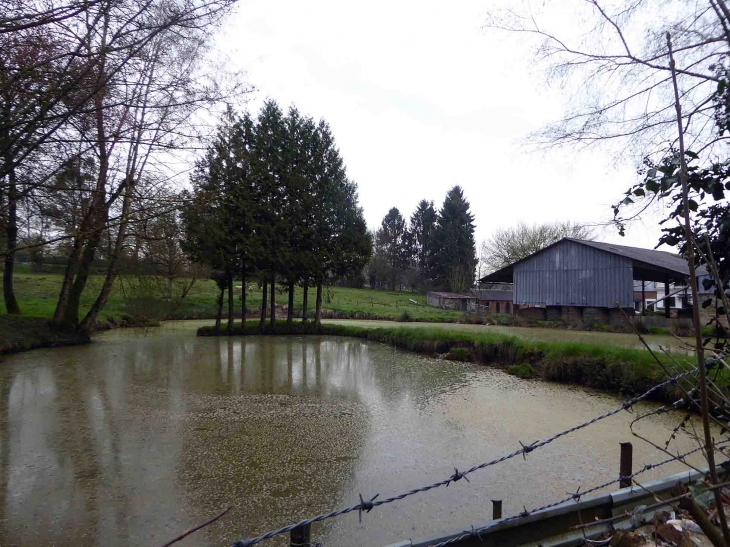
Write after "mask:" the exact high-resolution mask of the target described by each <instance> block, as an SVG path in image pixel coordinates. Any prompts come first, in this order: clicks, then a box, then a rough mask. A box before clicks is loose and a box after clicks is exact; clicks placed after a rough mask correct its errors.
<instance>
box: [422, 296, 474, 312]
mask: <svg viewBox="0 0 730 547" xmlns="http://www.w3.org/2000/svg"><path fill="white" fill-rule="evenodd" d="M426 303H427V304H428V305H429V306H434V307H436V308H441V309H444V310H461V311H475V310H476V306H477V298H476V296H472V295H468V294H461V293H456V292H429V293H426Z"/></svg>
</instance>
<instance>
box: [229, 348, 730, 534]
mask: <svg viewBox="0 0 730 547" xmlns="http://www.w3.org/2000/svg"><path fill="white" fill-rule="evenodd" d="M708 364H709V360H708ZM698 372H699V369H698V368H693V369H691V370H687V371H685V372H681V373H679V374H675V375H674V376H671V377H670V378H668V379H667V380H665V381H663V382H661V383H658V384H656V385H654V386H652V387H651V388H649V389H647V390H646V391H644V392H643V393H641V394H640V395H637V396H635V397H632V398H630V399H628V400H627V401H625V402H624V403H623V404H622V405H620V406H618V407H616V408H614V409H613V410H610V411H608V412H605V413H603V414H601V415H599V416H596V417H595V418H592V419H590V420H587V421H585V422H582V423H580V424H578V425H576V426H573V427H570V428H568V429H565V430H563V431H560V432H559V433H556V434H554V435H552V436H550V437H547V438H545V439H541V440H538V441H534V442H532V443H530V444H525V443H523V442H522V441H518V442H519V444H520V448H519V449H516V450H513V451H511V452H509V453H507V454H505V455H503V456H500V457H499V458H495V459H492V460H490V461H487V462H484V463H480V464H477V465H474V466H472V467H469V468H467V469H466V470H465V471H459V470H458V468H454V473H453V474H452V475H450V476H449V477H447V478H444V479H442V480H439V481H436V482H433V483H430V484H426V485H424V486H420V487H418V488H413V489H411V490H408V491H405V492H402V493H400V494H396V495H391V496H390V497H387V498H380V494H375V495H374V496H372V497H367V496H366V497H363V496H362V494H360V495H359V498H360V501H359V503H356V504H354V505H350V506H347V507H342V508H340V509H336V510H333V511H330V512H328V513H322V514H319V515H316V516H314V517H310V518H307V519H303V520H300V521H298V522H295V523H292V524H288V525H286V526H283V527H281V528H278V529H275V530H270V531H268V532H265V533H263V534H261V535H259V536H256V537H250V538H242V539H238V540H236V541H234V542H233V543H232V547H252V546H253V545H257V544H259V543H261V542H263V541H266V540H268V539H272V538H274V537H276V536H279V535H282V534H286V533H289V532H292V531H294V530H296V529H299V528H305V527H307V528H308V527H309V526H311V525H312V524H315V523H317V522H322V521H325V520H328V519H332V518H335V517H339V516H341V515H346V514H348V513H353V512H357V513H358V515H359V518H360V520H362V515H363V513H369V512H370V511H372V510H373V509H375V508H376V507H381V506H383V505H388V504H391V503H394V502H396V501H400V500H403V499H405V498H408V497H411V496H414V495H416V494H419V493H423V492H428V491H430V490H434V489H437V488H442V487H448V486H449V485H450V484H452V483H455V482H458V481H460V480H461V479H464V480H466V481H467V482H469V479H468V475H471V474H472V473H475V472H476V471H480V470H483V469H487V468H489V467H493V466H495V465H498V464H500V463H502V462H505V461H508V460H511V459H513V458H516V457H518V456H522V457H523V458H524V459H527V455H528V454H531V453H532V452H534V451H535V450H538V449H540V448H542V447H545V446H547V445H549V444H550V443H552V442H554V441H556V440H558V439H561V438H563V437H565V436H567V435H570V434H572V433H575V432H576V431H579V430H582V429H585V428H587V427H589V426H592V425H594V424H596V423H598V422H601V421H602V420H605V419H607V418H610V417H612V416H615V415H616V414H619V413H620V412H622V411H630V409H631V408H632V407H633V406H635V405H636V404H637V403H639V402H641V401H643V400H645V399H647V398H649V397H650V396H651V395H652V394H654V393H656V392H658V391H660V390H661V389H663V388H665V387H668V386H670V385H677V384H678V383H679V382H680V381H681V380H684V379H689V378H690V377H692V376H694V375H696V374H697V373H698ZM728 442H730V441H728ZM721 444H722V443H721ZM718 446H719V445H718ZM703 448H704V447H702V446H700V447H698V448H695V449H694V450H691V451H689V452H687V453H685V454H678V455H676V456H672V457H670V458H668V459H666V460H663V461H661V462H658V463H655V464H647V465H645V466H644V467H643V468H642V469H641V470H639V471H637V472H636V473H634V474H633V475H631V476H630V478H631V479H633V478H634V477H635V476H638V475H640V474H642V473H645V472H647V471H649V470H650V469H655V468H657V467H660V466H663V465H666V464H668V463H670V462H674V461H684V460H685V458H687V457H688V456H689V455H691V454H694V453H696V452H699V451H701V450H702V449H703ZM626 478H629V477H619V478H618V479H614V480H611V481H608V482H606V483H603V484H600V485H597V486H594V487H592V488H590V489H588V490H585V491H583V492H580V491H577V492H575V493H570V494H569V495H568V496H567V497H565V498H562V499H560V500H558V501H555V502H552V503H550V504H547V505H543V506H541V507H538V508H536V509H533V510H530V511H528V510H527V509H526V508H525V510H524V511H522V512H521V513H518V514H516V515H513V516H511V517H507V518H506V519H501V520H500V521H499V522H500V523H502V522H508V521H512V520H515V519H519V518H523V517H526V516H529V515H532V514H534V513H537V512H540V511H544V510H547V509H550V508H553V507H556V506H558V505H561V504H563V503H566V502H568V501H571V500H575V501H580V498H581V497H583V496H586V495H588V494H590V493H593V492H596V491H598V490H601V489H603V488H607V487H608V486H611V485H613V484H616V483H619V482H620V481H621V480H622V479H626ZM492 526H493V524H488V525H486V526H484V527H482V528H478V529H472V530H468V531H465V532H464V534H463V535H461V536H458V537H454V538H451V539H449V540H447V541H445V542H443V543H439V544H438V546H442V545H450V544H454V543H458V542H459V541H463V540H465V539H467V538H469V537H474V536H479V534H481V533H483V532H485V531H486V530H488V529H489V528H490V527H492ZM438 546H437V547H438Z"/></svg>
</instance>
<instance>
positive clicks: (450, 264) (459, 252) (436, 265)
mask: <svg viewBox="0 0 730 547" xmlns="http://www.w3.org/2000/svg"><path fill="white" fill-rule="evenodd" d="M430 246H431V271H432V272H433V275H434V281H435V282H436V283H437V284H438V285H439V286H442V287H448V288H449V289H451V290H454V291H462V290H464V289H466V288H468V287H469V286H471V285H472V284H473V282H474V269H475V267H476V263H477V257H476V243H475V241H474V215H472V214H471V212H470V211H469V202H468V201H467V200H466V198H465V197H464V192H463V190H462V189H461V187H459V186H454V187H453V188H452V189H451V190H449V192H448V193H447V194H446V199H445V200H444V204H443V206H442V207H441V210H440V211H439V213H438V219H437V222H436V228H435V230H434V232H433V238H432V241H431V243H430ZM457 273H458V274H459V275H455V274H457ZM454 276H456V277H460V278H462V279H463V278H466V280H467V282H466V283H463V282H462V283H459V285H464V284H466V285H467V286H458V287H457V286H455V284H454V282H453V281H450V279H451V278H452V277H454Z"/></svg>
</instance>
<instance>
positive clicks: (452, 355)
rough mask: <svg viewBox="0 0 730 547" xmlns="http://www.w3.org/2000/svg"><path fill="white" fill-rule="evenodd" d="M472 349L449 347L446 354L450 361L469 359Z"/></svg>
mask: <svg viewBox="0 0 730 547" xmlns="http://www.w3.org/2000/svg"><path fill="white" fill-rule="evenodd" d="M471 357H472V351H471V349H470V348H451V350H450V351H449V353H448V354H447V355H446V358H447V359H450V360H451V361H471Z"/></svg>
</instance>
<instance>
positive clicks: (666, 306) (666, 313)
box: [664, 279, 672, 319]
mask: <svg viewBox="0 0 730 547" xmlns="http://www.w3.org/2000/svg"><path fill="white" fill-rule="evenodd" d="M668 294H669V279H665V280H664V317H666V318H667V319H669V318H670V317H671V316H672V310H671V307H672V306H671V305H670V304H669V303H670V302H671V300H669V298H667V295H668Z"/></svg>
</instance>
